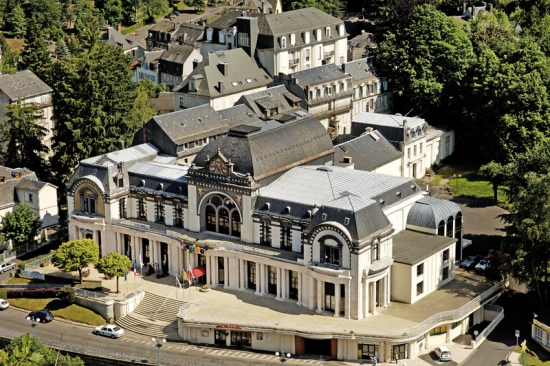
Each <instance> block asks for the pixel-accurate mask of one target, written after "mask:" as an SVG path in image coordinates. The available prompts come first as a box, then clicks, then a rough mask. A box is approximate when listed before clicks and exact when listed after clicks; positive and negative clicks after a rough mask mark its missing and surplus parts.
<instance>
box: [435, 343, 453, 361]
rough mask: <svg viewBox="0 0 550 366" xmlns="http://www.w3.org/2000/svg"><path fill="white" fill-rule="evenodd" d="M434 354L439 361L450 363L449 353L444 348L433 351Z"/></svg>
mask: <svg viewBox="0 0 550 366" xmlns="http://www.w3.org/2000/svg"><path fill="white" fill-rule="evenodd" d="M434 353H435V355H436V356H437V358H439V361H451V360H452V357H451V351H450V350H449V349H448V348H447V347H445V346H439V347H437V348H436V349H434Z"/></svg>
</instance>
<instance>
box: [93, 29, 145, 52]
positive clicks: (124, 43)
mask: <svg viewBox="0 0 550 366" xmlns="http://www.w3.org/2000/svg"><path fill="white" fill-rule="evenodd" d="M102 39H103V40H104V41H106V42H107V43H109V44H112V45H113V46H117V47H121V48H122V50H123V51H128V50H131V49H132V48H136V47H137V44H135V43H134V42H133V41H130V40H128V39H127V38H126V37H125V36H124V35H123V34H122V33H120V32H119V31H117V30H116V29H114V28H113V27H107V31H106V32H105V33H104V34H103V36H102Z"/></svg>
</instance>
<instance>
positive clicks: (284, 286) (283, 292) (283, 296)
mask: <svg viewBox="0 0 550 366" xmlns="http://www.w3.org/2000/svg"><path fill="white" fill-rule="evenodd" d="M287 273H288V271H287V270H286V269H284V268H281V300H283V301H284V300H285V299H287V298H288V294H287V287H288V286H287V284H288V280H287V278H286V277H287Z"/></svg>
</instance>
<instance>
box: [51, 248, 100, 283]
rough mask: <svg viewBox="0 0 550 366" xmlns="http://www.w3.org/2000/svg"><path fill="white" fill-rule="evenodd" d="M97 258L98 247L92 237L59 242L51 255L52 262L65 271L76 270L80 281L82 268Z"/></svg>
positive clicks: (95, 261) (93, 262)
mask: <svg viewBox="0 0 550 366" xmlns="http://www.w3.org/2000/svg"><path fill="white" fill-rule="evenodd" d="M98 259H99V247H98V245H97V243H96V242H95V241H93V240H92V239H79V240H71V241H68V242H66V243H63V244H61V246H60V247H59V248H58V249H57V251H56V252H55V253H54V255H53V256H52V263H53V264H54V265H55V266H56V267H58V268H60V269H62V270H63V271H65V272H72V271H78V274H79V276H80V282H82V268H84V267H87V266H88V265H89V264H90V263H91V264H94V265H95V264H96V263H97V261H98Z"/></svg>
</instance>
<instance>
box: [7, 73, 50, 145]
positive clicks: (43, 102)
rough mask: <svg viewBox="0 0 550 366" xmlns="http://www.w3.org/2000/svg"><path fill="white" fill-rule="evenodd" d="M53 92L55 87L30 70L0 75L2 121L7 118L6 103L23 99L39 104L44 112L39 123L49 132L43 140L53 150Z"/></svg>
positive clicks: (22, 100)
mask: <svg viewBox="0 0 550 366" xmlns="http://www.w3.org/2000/svg"><path fill="white" fill-rule="evenodd" d="M52 92H53V89H52V88H50V87H49V86H48V85H47V84H46V83H45V82H43V81H42V80H40V78H38V76H36V75H35V74H34V73H33V72H32V71H30V70H24V71H19V72H15V73H12V74H3V75H0V121H3V120H4V118H6V113H7V108H6V107H5V106H6V104H16V103H17V101H18V100H19V99H21V102H22V103H23V104H28V103H33V104H35V105H37V106H38V108H39V109H40V112H41V114H42V118H41V119H40V120H39V121H38V122H37V124H38V125H39V126H41V127H44V128H45V129H46V131H47V134H46V136H45V137H44V141H43V142H44V145H45V146H47V147H48V148H49V149H50V151H51V147H52V137H53V128H54V123H53V121H52V119H51V118H52V114H53V103H52ZM52 153H53V152H52Z"/></svg>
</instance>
